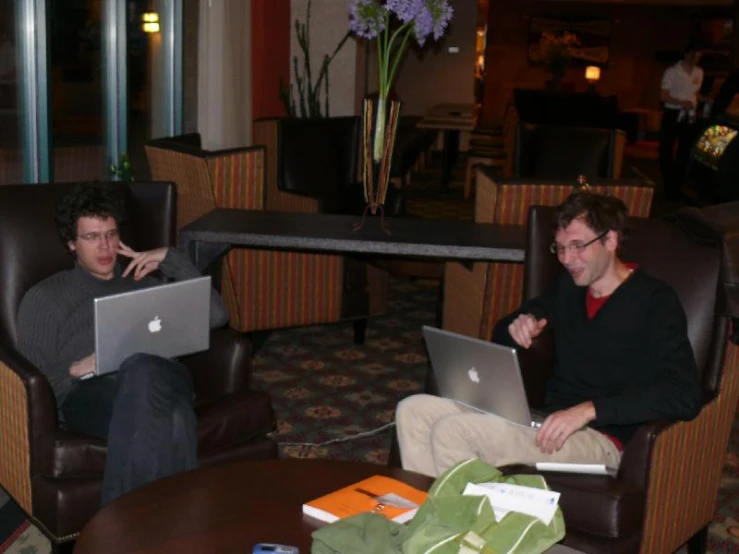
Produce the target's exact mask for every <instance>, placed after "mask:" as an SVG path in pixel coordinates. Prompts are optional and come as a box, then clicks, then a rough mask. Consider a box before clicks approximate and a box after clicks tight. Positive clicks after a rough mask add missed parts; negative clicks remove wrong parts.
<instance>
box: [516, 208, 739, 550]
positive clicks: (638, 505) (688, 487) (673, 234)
mask: <svg viewBox="0 0 739 554" xmlns="http://www.w3.org/2000/svg"><path fill="white" fill-rule="evenodd" d="M732 210H733V213H734V214H735V213H736V210H739V203H734V204H733V205H729V204H727V205H724V206H716V207H712V208H707V209H705V210H703V214H702V216H701V219H707V220H709V221H711V220H713V219H714V218H715V216H718V215H719V214H720V213H721V212H723V214H724V220H726V216H729V217H732V218H733V214H732ZM729 214H732V215H729ZM552 215H553V211H552V208H550V207H541V206H536V207H533V208H532V209H531V212H530V215H529V227H528V239H527V247H526V269H525V291H524V296H525V298H527V299H528V298H532V297H535V296H538V295H539V294H541V293H542V292H543V291H544V289H545V288H546V287H548V286H549V285H550V284H551V283H552V281H553V280H554V279H555V278H556V277H557V275H558V274H559V272H561V271H562V268H561V266H560V264H559V263H558V261H557V259H556V257H555V256H552V254H551V253H550V252H549V245H550V244H551V240H552V232H551V220H552ZM679 218H680V221H679V224H674V223H668V222H666V221H663V220H656V219H632V221H631V222H630V223H631V225H630V226H631V228H632V233H631V237H630V239H629V240H628V241H627V242H626V243H625V244H624V246H623V253H622V257H623V259H624V260H627V261H630V262H635V263H638V264H639V267H641V268H642V269H644V270H645V271H646V272H647V273H648V274H649V275H652V276H653V277H656V278H658V279H661V280H663V281H664V282H666V283H667V284H668V285H670V286H672V287H673V288H674V289H675V290H676V291H677V293H678V296H679V297H680V300H681V302H682V304H683V307H684V308H685V312H686V315H687V320H688V335H689V339H690V342H691V345H692V347H693V351H694V353H695V357H696V362H697V364H698V369H699V371H700V373H701V376H702V382H703V389H704V398H705V404H704V406H703V409H702V411H701V412H700V414H699V415H698V417H697V418H696V419H694V420H693V421H689V422H666V421H655V422H651V423H647V424H644V425H642V426H641V427H640V428H639V429H638V431H637V433H636V434H635V435H634V437H633V438H632V439H631V440H630V441H629V442H628V443H627V444H626V445H625V449H624V452H623V457H622V461H621V465H620V467H619V470H618V474H617V475H616V477H615V478H613V477H601V476H590V475H588V476H585V475H573V474H555V473H545V475H546V479H547V483H548V485H549V486H550V487H551V488H552V489H553V490H555V491H558V492H560V493H561V494H562V496H561V497H560V506H561V507H562V511H563V512H564V516H565V520H566V521H567V534H566V536H565V540H564V543H565V544H566V545H568V546H571V547H573V548H576V549H578V550H582V551H584V552H591V553H609V554H617V553H626V552H640V553H642V554H653V553H657V552H664V553H669V552H674V551H676V550H677V549H678V548H680V546H681V545H683V544H684V543H685V542H688V546H689V548H688V551H689V552H690V553H691V554H692V553H697V552H705V549H706V539H707V529H708V525H709V523H710V522H711V521H712V519H713V516H714V513H715V510H716V499H717V494H718V489H719V485H720V482H721V475H722V468H723V464H724V458H725V453H726V449H727V445H728V441H729V435H730V433H731V428H732V423H733V421H734V418H735V414H736V403H737V394H738V393H739V346H737V342H739V333H737V327H736V322H737V320H736V317H737V316H739V301H738V299H737V297H736V290H737V289H736V283H735V282H732V279H736V267H737V265H736V264H737V259H736V258H737V256H739V251H737V249H736V245H734V247H733V252H731V250H729V249H727V248H726V247H725V246H724V248H723V254H724V255H723V256H722V248H720V245H719V244H717V243H719V242H720V238H721V234H716V233H715V231H714V230H712V229H709V228H707V227H706V226H705V225H704V223H701V222H699V221H697V220H696V219H694V216H692V215H691V214H690V210H688V211H686V212H684V214H679ZM691 220H692V221H691ZM734 221H735V218H734ZM686 228H688V229H690V230H691V232H692V236H691V235H689V234H688V233H686V231H685V230H684V229H686ZM696 229H697V230H698V231H696ZM736 231H737V229H736V228H733V229H725V230H724V232H725V236H726V237H729V236H730V235H735V234H736ZM696 235H697V236H696ZM709 237H710V240H709ZM732 256H733V257H732ZM732 295H733V296H732ZM732 298H733V302H732V300H731V299H732ZM732 318H733V321H734V324H733V333H734V334H733V338H730V333H731V332H732ZM551 339H552V337H551V336H546V335H544V336H541V337H540V338H539V339H536V340H535V341H534V344H533V345H532V347H531V348H529V349H528V350H520V354H521V368H522V373H523V376H524V382H525V383H526V388H527V395H528V396H529V402H530V404H531V405H532V406H533V407H541V406H542V404H543V401H544V397H543V393H544V390H543V387H542V386H541V384H542V383H545V382H546V380H547V379H548V376H549V375H551V370H552V365H551V362H552V360H553V356H554V352H553V346H554V345H553V340H551ZM537 384H539V386H537ZM507 471H508V472H511V473H520V472H523V471H526V469H525V468H523V467H522V466H516V467H509V468H507ZM529 471H531V468H529Z"/></svg>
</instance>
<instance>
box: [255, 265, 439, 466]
mask: <svg viewBox="0 0 739 554" xmlns="http://www.w3.org/2000/svg"><path fill="white" fill-rule="evenodd" d="M438 290H439V287H438V283H437V282H434V281H428V282H409V281H407V280H393V283H392V291H391V298H390V302H389V307H388V312H387V314H386V315H383V316H380V317H376V318H373V319H372V320H371V322H370V324H369V326H368V329H367V338H366V340H365V343H364V344H363V345H361V346H357V345H355V344H354V343H353V327H352V325H351V324H350V323H342V324H336V325H326V326H313V327H304V328H302V329H292V330H285V331H280V332H277V333H274V334H272V335H271V336H270V338H269V340H268V341H267V343H266V344H265V345H264V346H263V347H262V348H261V349H260V350H259V352H258V353H257V355H256V356H255V358H254V385H255V387H257V388H260V389H262V390H265V391H267V392H269V394H270V395H271V397H272V398H273V403H274V406H275V410H276V411H277V417H278V431H277V433H276V434H275V435H274V439H275V440H276V441H278V442H279V443H280V452H281V455H282V456H287V457H294V458H333V459H342V460H357V461H364V462H372V463H378V464H384V463H386V461H387V453H388V446H389V441H390V431H391V429H390V428H388V424H389V423H392V421H393V411H394V409H395V405H396V404H397V403H398V401H399V400H400V399H402V398H404V397H405V396H408V395H409V394H413V393H415V392H419V391H420V390H421V388H422V386H423V380H424V377H425V374H426V368H427V364H428V362H427V359H426V354H425V349H424V345H423V339H422V336H421V326H422V325H434V320H435V311H434V310H435V306H436V298H437V295H438ZM378 430H379V431H378ZM375 431H376V433H375V434H370V433H373V432H375ZM347 437H356V438H353V440H350V441H346V440H338V441H337V439H345V438H347Z"/></svg>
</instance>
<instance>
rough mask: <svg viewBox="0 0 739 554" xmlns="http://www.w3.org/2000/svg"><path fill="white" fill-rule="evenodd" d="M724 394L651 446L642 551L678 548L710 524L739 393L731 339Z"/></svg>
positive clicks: (736, 351) (737, 350)
mask: <svg viewBox="0 0 739 554" xmlns="http://www.w3.org/2000/svg"><path fill="white" fill-rule="evenodd" d="M727 347H728V350H727V353H726V359H725V360H724V368H723V376H722V378H721V386H720V389H719V394H718V396H717V397H716V399H714V400H713V401H712V402H711V403H710V404H709V405H707V406H706V407H704V408H703V411H702V412H701V413H700V415H699V416H698V417H697V418H696V419H694V420H693V421H688V422H679V423H676V424H674V425H671V426H670V427H668V428H667V429H666V430H664V431H663V432H662V433H660V434H659V435H658V436H657V439H656V441H655V444H654V449H653V451H652V458H651V466H650V470H649V484H648V489H647V503H646V513H645V518H644V534H643V539H642V544H641V549H640V552H642V553H643V554H651V553H653V552H674V551H676V550H677V549H678V548H680V546H681V545H682V544H684V543H685V542H686V541H687V540H688V539H689V538H690V537H691V536H692V535H693V534H694V533H696V532H697V531H698V530H699V529H701V528H702V527H704V526H705V525H707V524H708V523H709V522H710V521H711V520H712V518H713V515H714V513H715V510H716V498H717V494H718V488H719V485H720V483H721V474H722V469H723V464H724V458H725V456H726V449H727V446H728V441H729V435H730V433H731V426H732V423H733V421H734V416H735V413H736V402H737V394H738V393H739V346H737V345H734V344H731V343H728V346H727Z"/></svg>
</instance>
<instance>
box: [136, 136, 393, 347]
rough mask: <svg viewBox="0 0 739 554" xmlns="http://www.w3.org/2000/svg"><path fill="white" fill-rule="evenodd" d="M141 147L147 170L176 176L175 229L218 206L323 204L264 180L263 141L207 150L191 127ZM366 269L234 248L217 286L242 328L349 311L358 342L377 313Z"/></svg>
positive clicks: (334, 259)
mask: <svg viewBox="0 0 739 554" xmlns="http://www.w3.org/2000/svg"><path fill="white" fill-rule="evenodd" d="M145 149H146V154H147V157H148V159H149V165H150V167H151V174H152V177H153V178H154V179H157V180H168V181H173V182H175V183H176V184H177V187H178V191H179V196H180V206H179V209H178V215H177V228H178V229H181V228H182V227H183V226H185V225H187V224H188V223H190V222H191V221H193V220H195V219H197V218H199V217H201V216H202V215H205V214H206V213H208V212H209V211H211V210H213V209H215V208H237V209H251V210H264V209H272V210H282V211H317V209H318V206H319V205H320V200H318V199H316V198H312V197H309V196H305V195H303V192H304V191H303V190H300V189H298V190H296V192H283V191H280V190H278V189H276V188H270V187H268V186H265V185H266V181H265V175H267V176H269V175H270V174H271V172H273V171H274V166H273V163H274V162H273V163H267V166H266V167H265V148H264V147H263V146H256V147H250V148H235V149H230V150H222V151H205V150H202V149H201V148H200V136H199V135H198V134H190V135H183V136H180V137H169V138H163V139H156V140H152V141H150V142H149V143H148V144H147V145H146V147H145ZM295 186H296V187H297V186H298V185H295ZM370 273H371V272H370V271H368V270H367V269H366V266H365V264H362V263H361V262H356V261H354V260H349V261H347V260H346V259H345V258H343V257H341V256H335V255H324V254H305V253H297V252H281V251H270V250H257V249H248V248H235V249H232V250H231V251H230V252H229V253H228V254H227V255H226V257H225V263H224V264H223V274H222V281H221V290H222V292H223V297H224V301H225V303H226V305H227V306H228V309H229V313H230V314H231V326H232V327H233V328H235V329H237V330H239V331H242V332H252V331H261V330H268V329H278V328H282V327H293V326H302V325H314V324H322V323H331V322H335V321H339V320H343V319H354V320H355V322H356V323H355V340H356V341H357V342H359V343H361V342H362V341H363V340H364V330H365V328H366V318H367V316H368V315H369V314H370V313H374V312H372V308H373V307H374V305H373V304H372V300H373V299H372V298H368V296H370V295H368V293H367V290H366V288H367V287H366V283H367V281H368V280H370V279H371V277H370ZM372 275H374V274H372ZM384 294H385V295H386V294H387V292H386V291H385V292H384ZM374 300H376V299H374Z"/></svg>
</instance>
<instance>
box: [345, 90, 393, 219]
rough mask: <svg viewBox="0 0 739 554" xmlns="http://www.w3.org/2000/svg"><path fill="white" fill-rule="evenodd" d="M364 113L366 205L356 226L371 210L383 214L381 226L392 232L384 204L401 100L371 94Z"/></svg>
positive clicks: (364, 106)
mask: <svg viewBox="0 0 739 554" xmlns="http://www.w3.org/2000/svg"><path fill="white" fill-rule="evenodd" d="M362 115H363V121H362V164H363V165H362V168H363V171H362V186H363V187H364V201H365V204H366V206H365V209H364V213H363V214H362V221H361V223H359V224H358V225H356V226H355V229H360V228H361V227H362V226H363V225H364V221H365V217H366V215H367V212H369V213H371V214H372V215H375V214H377V212H378V211H379V212H380V215H381V216H382V217H383V219H382V221H381V225H382V227H383V229H385V230H386V231H388V230H387V228H386V227H385V224H384V210H383V205H384V204H385V198H386V196H387V188H388V185H389V183H390V171H391V169H392V161H393V149H394V147H395V135H396V132H397V130H398V121H399V117H400V102H398V101H397V100H388V99H385V98H380V97H379V96H377V95H374V96H370V97H367V98H365V99H364V104H363V110H362ZM388 232H389V231H388Z"/></svg>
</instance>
